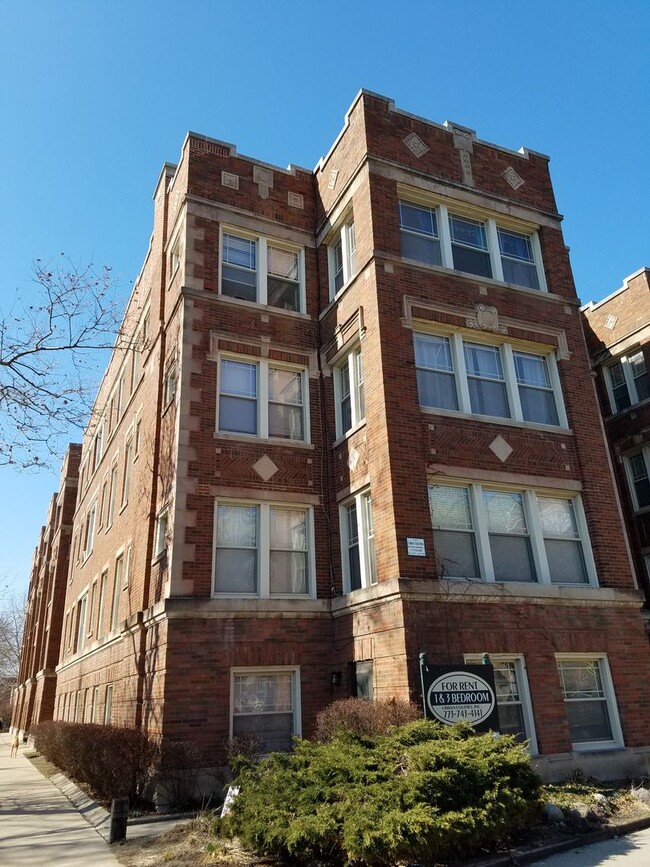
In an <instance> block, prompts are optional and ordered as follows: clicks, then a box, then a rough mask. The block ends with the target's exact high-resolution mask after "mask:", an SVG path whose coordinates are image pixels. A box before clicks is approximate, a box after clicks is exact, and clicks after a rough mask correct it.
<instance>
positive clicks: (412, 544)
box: [406, 539, 427, 557]
mask: <svg viewBox="0 0 650 867" xmlns="http://www.w3.org/2000/svg"><path fill="white" fill-rule="evenodd" d="M406 553H407V554H408V555H409V557H426V556H427V552H426V551H425V549H424V539H407V540H406Z"/></svg>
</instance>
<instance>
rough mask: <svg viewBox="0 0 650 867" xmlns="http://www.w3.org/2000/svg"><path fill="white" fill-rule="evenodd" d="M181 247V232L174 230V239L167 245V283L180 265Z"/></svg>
mask: <svg viewBox="0 0 650 867" xmlns="http://www.w3.org/2000/svg"><path fill="white" fill-rule="evenodd" d="M182 249H183V233H182V231H181V230H179V231H178V232H176V235H175V236H174V240H173V241H172V242H171V244H170V246H169V279H168V283H171V281H172V280H173V279H174V277H175V275H176V272H177V271H178V270H179V268H180V267H181V263H182Z"/></svg>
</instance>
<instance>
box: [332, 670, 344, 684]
mask: <svg viewBox="0 0 650 867" xmlns="http://www.w3.org/2000/svg"><path fill="white" fill-rule="evenodd" d="M342 679H343V675H342V674H341V672H340V671H333V672H332V673H331V675H330V682H331V684H332V686H340V685H341V680H342Z"/></svg>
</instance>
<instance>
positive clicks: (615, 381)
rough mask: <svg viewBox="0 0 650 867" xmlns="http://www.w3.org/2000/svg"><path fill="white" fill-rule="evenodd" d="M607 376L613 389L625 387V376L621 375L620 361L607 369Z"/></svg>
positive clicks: (621, 366)
mask: <svg viewBox="0 0 650 867" xmlns="http://www.w3.org/2000/svg"><path fill="white" fill-rule="evenodd" d="M609 374H610V377H611V380H612V386H613V387H614V388H618V386H619V385H625V374H624V373H623V365H622V364H621V362H620V361H617V362H616V363H615V364H612V366H611V367H610V368H609Z"/></svg>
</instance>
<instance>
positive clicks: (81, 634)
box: [74, 592, 88, 652]
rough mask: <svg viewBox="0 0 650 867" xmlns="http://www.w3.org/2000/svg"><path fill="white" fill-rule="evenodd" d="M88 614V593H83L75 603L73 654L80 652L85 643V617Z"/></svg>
mask: <svg viewBox="0 0 650 867" xmlns="http://www.w3.org/2000/svg"><path fill="white" fill-rule="evenodd" d="M87 613H88V593H87V592H86V593H84V594H83V595H82V596H81V597H80V598H79V601H78V602H77V637H76V641H75V647H74V649H75V652H78V651H80V650H81V649H82V648H83V646H84V644H85V641H86V617H87Z"/></svg>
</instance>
